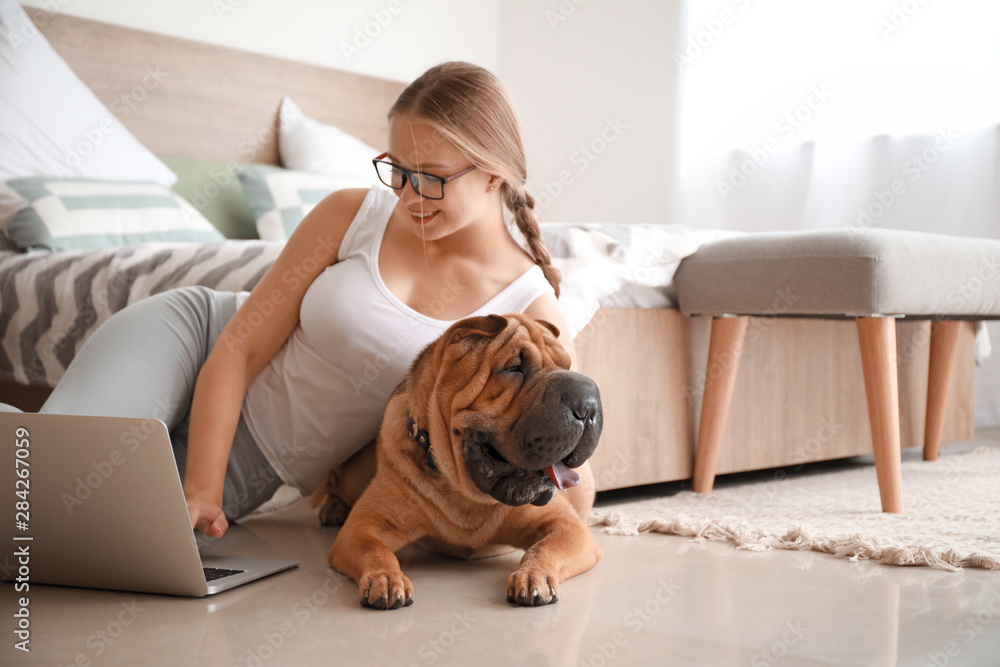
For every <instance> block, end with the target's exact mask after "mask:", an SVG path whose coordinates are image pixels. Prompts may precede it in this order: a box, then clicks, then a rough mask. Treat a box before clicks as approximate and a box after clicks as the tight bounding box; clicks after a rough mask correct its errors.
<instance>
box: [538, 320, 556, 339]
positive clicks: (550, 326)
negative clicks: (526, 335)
mask: <svg viewBox="0 0 1000 667" xmlns="http://www.w3.org/2000/svg"><path fill="white" fill-rule="evenodd" d="M535 321H536V322H538V323H539V324H541V325H542V326H543V327H545V328H546V329H548V330H549V331H551V332H552V335H553V336H555V337H556V338H557V339H558V338H559V327H557V326H556V325H554V324H552V323H551V322H546V321H545V320H535Z"/></svg>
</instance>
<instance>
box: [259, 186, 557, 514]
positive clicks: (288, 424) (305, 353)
mask: <svg viewBox="0 0 1000 667" xmlns="http://www.w3.org/2000/svg"><path fill="white" fill-rule="evenodd" d="M398 201H399V199H398V198H397V197H396V195H395V193H394V192H392V191H391V190H389V189H388V188H383V187H381V186H375V187H373V188H372V189H371V190H369V191H368V194H367V196H366V197H365V200H364V202H363V203H362V204H361V208H360V210H359V211H358V214H357V216H355V218H354V220H353V221H352V222H351V226H350V227H349V228H348V230H347V233H346V234H345V236H344V240H343V243H342V244H341V246H340V251H339V252H338V254H337V259H338V262H337V263H336V264H333V265H331V266H329V267H327V269H326V270H325V271H323V273H321V274H320V275H319V276H317V278H316V279H315V280H314V281H313V283H312V285H310V286H309V288H308V290H307V291H306V293H305V297H304V298H303V300H302V306H301V309H300V311H299V324H298V325H297V326H296V327H295V330H294V331H293V332H292V335H291V336H290V337H289V339H288V341H287V342H286V343H285V344H284V346H282V347H281V349H280V350H278V353H277V354H276V355H275V356H274V358H273V359H272V360H271V361H270V363H268V365H267V366H265V367H264V369H263V370H262V371H261V372H260V374H259V375H258V376H257V377H256V378H255V379H254V380H253V382H252V383H251V384H250V388H249V390H248V391H247V395H246V398H245V400H244V402H243V417H244V419H245V420H246V423H247V426H249V428H250V433H251V434H252V435H253V437H254V439H255V440H256V441H257V444H258V445H259V446H260V448H261V451H262V452H263V453H264V456H265V457H266V458H267V460H268V462H269V463H270V464H271V465H272V466H273V467H274V470H275V471H276V472H277V473H278V475H279V476H280V477H281V480H282V481H283V482H285V483H286V484H291V485H293V486H295V487H297V488H298V489H299V490H300V491H301V492H302V493H303V494H308V493H311V492H312V491H313V490H314V489H315V488H316V486H317V485H318V484H319V483H320V481H321V480H322V479H323V477H324V476H325V475H326V473H327V471H328V470H329V469H330V468H332V467H334V466H336V465H339V464H341V463H343V462H344V461H346V460H347V459H348V458H350V456H351V455H352V454H354V453H355V452H356V451H358V450H359V449H360V448H361V447H363V446H364V445H365V444H366V443H368V442H369V441H370V440H372V439H373V438H374V437H375V435H376V434H377V433H378V427H379V423H380V422H381V419H382V412H383V410H384V409H385V404H386V402H387V401H388V400H389V395H390V394H391V393H392V391H393V389H395V388H396V386H397V385H398V384H399V383H400V382H402V381H403V379H404V378H405V377H406V373H407V371H408V370H409V367H410V364H411V363H412V361H413V359H415V358H416V356H417V355H418V354H419V353H420V352H421V351H422V350H423V349H424V348H425V347H427V345H429V344H430V343H431V342H433V341H434V340H436V339H437V338H438V337H439V336H440V335H441V334H442V333H444V331H445V329H447V328H448V327H449V326H451V325H452V324H453V323H454V322H455V320H452V321H445V320H436V319H433V318H431V317H427V316H426V315H422V314H421V313H418V312H417V311H415V310H413V309H412V308H410V307H408V306H407V305H406V304H404V303H403V302H402V301H400V300H399V299H397V298H396V297H395V296H393V294H392V293H391V292H390V291H389V290H388V288H386V286H385V283H383V282H382V277H381V275H380V274H379V269H378V256H379V248H380V246H381V244H382V237H383V235H384V233H385V228H386V225H387V223H388V222H389V217H390V216H391V214H392V211H393V209H394V208H395V207H396V204H397V203H398ZM545 293H552V287H551V286H550V285H549V283H548V281H547V280H546V279H545V276H544V274H543V273H542V270H541V268H540V267H538V266H532V267H531V268H530V269H528V270H527V271H525V272H524V273H523V274H521V275H520V276H519V277H518V278H517V279H516V280H514V282H512V283H510V284H509V285H507V287H505V288H504V289H503V290H502V291H501V292H500V293H499V294H497V295H496V296H494V297H493V298H492V299H490V300H489V301H487V302H486V303H485V304H483V305H482V306H481V307H480V308H478V309H477V310H476V311H475V312H474V313H470V316H472V315H487V314H490V313H499V314H502V313H509V312H523V311H524V309H525V308H527V307H528V306H529V305H530V304H531V303H532V302H533V301H534V300H535V299H537V298H538V297H539V296H541V295H543V294H545ZM447 298H448V295H447V293H445V294H442V299H447Z"/></svg>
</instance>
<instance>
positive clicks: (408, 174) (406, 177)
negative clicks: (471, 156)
mask: <svg viewBox="0 0 1000 667" xmlns="http://www.w3.org/2000/svg"><path fill="white" fill-rule="evenodd" d="M388 156H389V153H388V152H385V153H382V154H381V155H379V156H378V157H377V158H374V159H373V160H372V165H374V167H375V174H376V175H377V176H378V180H380V181H382V183H383V184H385V185H387V186H388V187H390V188H392V189H393V190H402V189H403V188H405V187H406V184H407V183H409V184H410V187H411V188H413V191H414V192H416V193H417V194H418V195H420V196H421V197H423V198H424V199H433V200H434V201H438V200H441V199H444V184H445V183H451V182H452V181H454V180H455V179H456V178H458V177H459V176H464V175H465V174H467V173H469V172H470V171H472V170H473V169H475V168H476V165H472V166H470V167H466V168H465V169H463V170H462V171H457V172H455V173H454V174H452V175H451V176H437V175H435V174H428V173H426V172H423V171H415V170H413V169H404V168H403V167H400V166H399V165H398V164H393V163H392V162H389V161H388V160H386V159H385V158H386V157H388ZM380 164H387V165H389V166H390V167H392V168H393V169H395V170H396V171H398V172H400V173H401V174H402V175H403V184H402V185H400V186H399V187H398V188H397V187H394V186H393V185H392V183H386V182H385V179H383V178H382V174H381V172H379V170H378V166H379V165H380ZM418 174H419V175H420V176H423V177H425V178H433V179H435V180H438V181H441V196H440V197H428V196H427V195H425V194H424V193H422V192H421V191H420V188H419V186H418V179H417V178H416V176H417V175H418ZM390 180H391V179H390Z"/></svg>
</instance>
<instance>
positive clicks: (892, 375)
mask: <svg viewBox="0 0 1000 667" xmlns="http://www.w3.org/2000/svg"><path fill="white" fill-rule="evenodd" d="M857 325H858V340H859V342H860V344H861V366H862V368H863V370H864V375H865V395H866V396H867V398H868V417H869V421H871V427H872V443H873V444H874V447H875V470H876V473H877V474H878V488H879V495H880V496H881V497H882V511H883V512H892V513H896V514H898V513H901V512H902V511H903V484H902V477H903V473H902V464H901V460H900V456H901V448H900V441H899V383H898V379H897V375H896V320H895V318H892V317H859V318H857Z"/></svg>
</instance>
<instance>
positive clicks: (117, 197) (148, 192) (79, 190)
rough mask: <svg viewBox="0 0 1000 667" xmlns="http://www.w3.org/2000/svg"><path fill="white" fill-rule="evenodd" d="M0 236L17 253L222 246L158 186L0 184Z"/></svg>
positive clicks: (194, 213)
mask: <svg viewBox="0 0 1000 667" xmlns="http://www.w3.org/2000/svg"><path fill="white" fill-rule="evenodd" d="M0 233H2V234H3V235H5V236H6V237H7V238H9V239H10V240H11V241H13V242H14V243H15V244H17V247H18V248H19V249H21V250H75V249H84V248H106V247H109V246H119V245H125V244H129V243H150V242H160V241H166V242H194V243H220V242H222V241H224V240H225V237H224V236H223V235H222V234H221V233H220V232H219V231H218V230H217V229H215V227H213V226H212V224H211V223H210V222H209V221H208V220H206V219H205V217H204V216H203V215H202V214H201V213H199V212H198V210H197V209H196V208H195V207H194V206H192V205H191V204H189V203H188V202H187V201H185V200H184V199H181V198H180V197H179V196H177V195H176V194H174V193H173V192H171V191H170V190H169V189H167V188H165V187H163V186H162V185H160V184H159V183H138V182H133V183H130V182H126V181H91V180H84V179H58V178H48V177H29V178H15V179H11V180H9V181H4V182H0Z"/></svg>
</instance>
